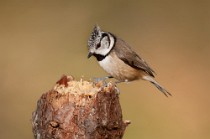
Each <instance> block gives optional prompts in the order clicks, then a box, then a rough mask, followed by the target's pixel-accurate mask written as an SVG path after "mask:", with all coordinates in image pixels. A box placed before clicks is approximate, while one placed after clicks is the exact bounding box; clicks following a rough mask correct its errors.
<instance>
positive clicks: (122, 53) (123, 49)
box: [114, 38, 155, 77]
mask: <svg viewBox="0 0 210 139" xmlns="http://www.w3.org/2000/svg"><path fill="white" fill-rule="evenodd" d="M114 50H115V53H116V55H117V56H118V57H119V58H120V59H121V60H122V61H124V62H125V63H126V64H128V65H129V66H131V67H133V68H136V69H139V70H143V71H144V72H146V73H147V74H149V75H150V76H152V77H154V73H155V72H154V70H153V69H152V68H150V67H149V65H148V64H147V63H146V62H145V61H144V59H142V58H141V57H139V56H138V55H137V54H136V53H135V52H134V51H133V50H132V49H131V47H130V46H129V45H128V44H127V43H126V42H124V41H123V40H122V39H120V38H117V39H116V44H115V48H114Z"/></svg>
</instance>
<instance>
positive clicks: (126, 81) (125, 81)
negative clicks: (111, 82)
mask: <svg viewBox="0 0 210 139" xmlns="http://www.w3.org/2000/svg"><path fill="white" fill-rule="evenodd" d="M128 82H129V81H128V80H127V79H126V80H124V81H119V80H118V81H116V82H115V84H118V83H128Z"/></svg>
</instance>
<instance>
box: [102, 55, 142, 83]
mask: <svg viewBox="0 0 210 139" xmlns="http://www.w3.org/2000/svg"><path fill="white" fill-rule="evenodd" d="M99 65H100V66H101V67H102V68H103V69H104V70H105V71H106V72H107V73H109V74H110V75H111V76H113V77H114V78H115V79H117V80H119V81H126V80H127V81H132V80H136V79H139V78H141V75H142V74H141V71H140V70H137V69H135V68H132V67H131V66H129V65H127V64H126V63H124V62H123V61H122V60H121V59H119V58H118V57H117V56H116V55H114V56H113V55H112V56H110V55H108V56H106V57H105V58H104V59H103V60H102V61H99Z"/></svg>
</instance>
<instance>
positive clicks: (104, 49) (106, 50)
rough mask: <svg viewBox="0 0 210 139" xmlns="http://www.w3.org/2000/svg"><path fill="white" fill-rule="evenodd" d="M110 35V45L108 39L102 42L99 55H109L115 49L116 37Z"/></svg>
mask: <svg viewBox="0 0 210 139" xmlns="http://www.w3.org/2000/svg"><path fill="white" fill-rule="evenodd" d="M108 35H109V39H110V43H109V42H108V38H105V39H107V40H102V41H101V48H99V50H98V51H96V53H97V54H100V55H104V56H105V55H107V54H108V53H109V52H110V51H111V50H112V48H113V47H114V37H112V36H111V35H110V34H108Z"/></svg>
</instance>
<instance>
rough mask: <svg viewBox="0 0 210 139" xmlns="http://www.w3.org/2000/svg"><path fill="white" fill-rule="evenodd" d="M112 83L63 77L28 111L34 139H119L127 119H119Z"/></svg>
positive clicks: (118, 106)
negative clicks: (33, 109) (34, 108)
mask: <svg viewBox="0 0 210 139" xmlns="http://www.w3.org/2000/svg"><path fill="white" fill-rule="evenodd" d="M118 94H119V92H118V89H117V88H116V87H115V85H114V84H111V83H108V84H107V86H106V87H105V86H104V85H103V83H93V82H88V81H83V80H80V81H75V80H74V79H73V77H71V76H63V77H62V78H61V79H60V80H59V81H58V82H57V84H56V85H55V86H54V88H53V89H52V90H50V91H49V92H47V93H45V94H43V95H42V96H41V98H40V99H39V100H38V102H37V109H36V111H35V112H33V114H32V128H33V133H34V137H35V138H36V139H121V138H122V137H123V134H124V131H125V128H126V126H127V125H128V124H129V123H130V122H124V121H123V120H122V110H121V107H120V103H119V97H118Z"/></svg>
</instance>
